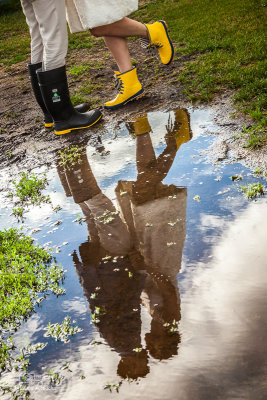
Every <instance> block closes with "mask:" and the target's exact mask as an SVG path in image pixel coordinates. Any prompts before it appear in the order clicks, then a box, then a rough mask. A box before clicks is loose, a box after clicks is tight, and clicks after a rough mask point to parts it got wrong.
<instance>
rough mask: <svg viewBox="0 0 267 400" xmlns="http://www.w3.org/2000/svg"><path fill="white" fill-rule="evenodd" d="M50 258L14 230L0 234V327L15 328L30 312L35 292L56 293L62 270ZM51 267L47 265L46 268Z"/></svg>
mask: <svg viewBox="0 0 267 400" xmlns="http://www.w3.org/2000/svg"><path fill="white" fill-rule="evenodd" d="M51 262H52V258H51V255H50V254H49V253H48V252H47V251H45V250H43V249H42V248H41V247H40V246H39V245H34V244H33V243H32V238H31V237H27V236H25V235H24V234H22V233H20V232H18V231H17V230H16V229H13V228H11V229H9V230H6V231H0V270H1V274H0V294H1V297H0V304H1V307H0V325H1V327H2V329H4V330H6V329H7V330H8V329H9V328H10V327H12V326H18V325H19V324H20V322H21V321H22V319H23V318H26V317H28V316H29V314H30V313H31V312H32V310H33V309H34V305H35V303H36V301H37V297H38V293H41V292H42V293H43V292H46V291H47V290H51V291H52V292H54V293H56V294H60V293H61V292H62V289H61V288H60V287H59V285H58V282H59V280H61V279H62V276H63V270H62V268H59V267H57V266H56V265H55V264H53V263H52V264H51ZM50 264H51V265H50Z"/></svg>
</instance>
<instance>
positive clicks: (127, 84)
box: [104, 21, 174, 110]
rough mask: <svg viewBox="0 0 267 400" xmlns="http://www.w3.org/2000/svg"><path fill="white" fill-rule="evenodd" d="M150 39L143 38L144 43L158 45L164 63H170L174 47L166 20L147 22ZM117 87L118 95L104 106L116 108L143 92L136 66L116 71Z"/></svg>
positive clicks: (145, 44) (148, 46)
mask: <svg viewBox="0 0 267 400" xmlns="http://www.w3.org/2000/svg"><path fill="white" fill-rule="evenodd" d="M145 26H146V29H147V32H148V37H149V40H147V39H142V45H143V46H144V47H146V48H150V47H156V48H157V50H158V52H159V56H160V59H161V61H162V63H163V64H165V65H168V64H170V63H171V62H172V59H173V55H174V49H173V45H172V42H171V39H170V37H169V34H168V28H167V25H166V23H165V22H164V21H157V22H155V23H154V24H147V25H146V24H145ZM115 79H116V88H117V90H118V92H119V93H118V95H117V96H116V97H115V98H114V99H113V100H111V101H108V102H107V103H105V104H104V108H106V109H109V110H114V109H116V108H119V107H121V106H123V105H124V104H126V103H128V101H131V100H134V99H137V98H138V97H139V96H140V95H141V94H142V93H143V91H144V90H143V88H142V85H141V83H140V82H139V80H138V77H137V71H136V68H135V67H134V68H132V69H131V70H129V71H126V72H123V73H120V72H118V71H115Z"/></svg>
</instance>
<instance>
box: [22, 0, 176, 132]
mask: <svg viewBox="0 0 267 400" xmlns="http://www.w3.org/2000/svg"><path fill="white" fill-rule="evenodd" d="M21 4H22V8H23V12H24V14H25V16H26V20H27V23H28V25H29V29H30V34H31V63H30V64H29V66H28V69H29V74H30V79H31V83H32V89H33V92H34V95H35V98H36V100H37V103H38V104H39V106H40V107H41V109H42V111H43V113H44V125H45V126H46V127H52V126H54V129H55V133H56V134H57V135H62V134H65V133H68V132H71V131H72V130H75V129H81V128H88V127H90V126H92V125H94V124H95V123H96V122H97V121H99V120H100V118H101V112H100V111H99V110H91V111H89V106H88V104H80V105H79V106H77V107H73V105H72V103H71V101H70V96H69V92H68V84H67V76H66V68H65V58H66V55H67V50H68V32H67V23H66V15H67V20H68V23H69V27H70V30H71V32H81V31H86V30H90V31H91V33H92V34H93V35H95V36H101V37H103V38H104V40H105V43H106V45H107V47H108V48H109V50H110V51H111V53H112V55H113V57H114V59H115V61H116V63H117V66H118V71H115V79H116V87H117V89H118V95H117V96H116V97H115V98H114V99H112V100H111V101H108V102H106V103H105V105H104V107H105V108H107V109H115V108H118V107H121V106H123V105H124V104H126V103H127V102H128V101H131V100H133V99H137V98H138V97H139V96H140V95H141V94H142V93H143V88H142V85H141V83H140V82H139V80H138V77H137V72H136V68H135V67H134V66H133V64H132V61H131V57H130V53H129V50H128V46H127V42H126V38H127V37H131V36H137V37H140V38H141V39H142V40H143V44H144V46H145V47H151V46H155V47H157V49H158V53H159V56H160V59H161V62H162V63H163V64H165V65H168V64H170V63H171V61H172V59H173V55H174V48H173V45H172V43H171V40H170V37H169V35H168V28H167V25H166V23H165V22H164V21H157V22H155V23H153V24H142V23H141V22H138V21H135V20H133V19H130V18H127V15H129V14H130V13H132V12H133V11H136V10H137V9H138V0H128V1H122V0H109V1H103V0H90V1H88V0H46V1H43V0H21Z"/></svg>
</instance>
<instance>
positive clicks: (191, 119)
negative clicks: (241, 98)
mask: <svg viewBox="0 0 267 400" xmlns="http://www.w3.org/2000/svg"><path fill="white" fill-rule="evenodd" d="M212 119H213V115H212V113H211V111H209V110H208V109H207V110H193V109H191V110H189V111H186V110H184V109H177V110H174V111H171V112H169V113H164V112H153V113H148V114H145V115H143V116H141V117H140V118H139V119H137V120H135V121H132V122H131V121H130V122H128V123H126V124H121V125H120V127H119V129H117V130H116V131H115V130H110V132H108V133H107V134H105V135H103V136H102V137H101V142H102V144H101V146H98V148H97V149H96V148H94V147H92V146H89V145H88V146H87V147H86V149H85V150H84V151H82V152H81V153H80V156H79V158H78V162H76V163H75V162H73V163H70V162H69V163H67V164H65V165H63V166H62V165H61V166H60V165H56V164H55V165H54V166H53V167H51V168H50V169H47V167H45V166H44V167H43V168H39V169H36V170H33V171H34V172H36V173H40V174H43V173H47V178H48V180H49V188H48V190H47V194H49V195H50V197H51V199H52V203H53V207H56V206H60V207H61V209H60V210H59V211H58V212H55V211H53V209H52V207H51V206H50V205H45V206H42V207H41V208H38V207H35V208H32V209H31V211H30V212H29V213H27V214H25V216H26V219H25V223H24V224H23V226H24V231H26V232H28V233H29V232H32V236H33V238H34V239H35V240H37V241H38V242H39V243H40V244H41V245H42V246H44V247H52V248H53V251H54V255H55V257H56V259H57V262H58V263H60V264H62V265H63V267H64V269H65V270H66V279H65V281H64V288H65V289H66V295H64V296H60V297H58V298H56V297H55V296H48V297H47V299H46V300H45V301H43V302H42V303H41V306H40V308H38V310H37V313H35V314H33V315H32V316H31V318H29V319H28V321H27V322H25V323H24V324H23V325H22V327H21V329H19V331H18V332H17V333H15V335H14V341H15V343H20V344H27V343H28V342H30V343H31V344H34V343H37V342H44V341H45V342H48V346H47V347H46V348H45V349H44V350H43V351H40V352H38V353H36V354H33V355H32V356H31V358H30V361H31V367H30V369H29V373H30V375H29V386H30V389H31V392H32V396H33V397H34V398H36V399H41V398H42V399H53V398H55V399H56V398H64V399H74V398H76V399H81V400H83V399H87V398H92V399H94V400H97V399H103V398H106V397H110V398H113V397H116V398H120V399H139V398H141V397H142V398H145V399H151V400H152V399H153V400H157V399H170V400H173V399H179V400H188V399H190V400H194V399H203V400H204V399H205V400H206V399H234V398H235V399H237V398H238V399H252V398H255V399H256V398H257V399H261V398H264V397H265V395H267V388H266V376H267V361H266V360H267V357H266V356H267V350H266V339H265V338H264V336H265V332H266V308H267V296H266V283H267V278H266V267H267V265H266V251H265V247H266V234H265V225H266V223H264V221H266V222H267V208H266V200H265V198H261V199H258V200H257V201H256V202H255V201H248V200H247V199H245V197H244V196H243V195H242V194H241V193H240V192H239V185H240V184H242V185H245V184H248V183H252V182H253V183H254V182H262V184H263V185H264V183H265V181H264V180H263V179H262V178H259V177H255V176H254V175H253V174H252V172H251V171H250V170H249V169H247V168H245V167H244V166H242V165H241V164H238V163H232V162H231V155H228V158H226V159H225V160H224V161H222V162H220V163H216V164H215V165H213V164H211V163H207V162H205V158H204V157H203V156H201V154H203V153H202V152H203V151H205V150H206V149H207V148H209V146H211V145H212V144H213V143H214V141H215V140H216V139H215V138H214V136H211V135H208V134H207V133H205V132H206V131H207V130H209V131H210V132H216V131H217V129H218V127H217V126H216V125H215V124H214V123H213V122H212ZM237 174H241V175H242V177H243V180H242V181H241V182H240V181H239V182H233V181H232V180H231V176H233V175H237ZM2 177H3V178H4V180H7V181H8V179H9V178H10V177H9V172H8V170H3V171H2ZM5 194H6V193H5V192H4V191H3V192H1V200H2V203H1V204H2V206H1V210H0V214H1V215H0V223H1V229H4V228H8V227H10V226H11V225H16V226H17V224H16V222H15V218H14V217H12V216H8V215H9V214H10V213H11V210H12V205H11V204H10V203H8V202H7V200H6V198H5ZM74 220H76V222H74ZM58 221H59V222H58ZM27 227H28V231H27ZM66 315H70V316H71V319H72V320H75V321H76V324H77V325H78V326H79V327H80V328H82V329H83V331H82V332H80V333H78V334H77V335H76V336H74V337H72V338H71V340H70V342H69V343H65V344H64V343H61V342H55V341H54V340H53V339H48V338H44V337H43V335H44V333H45V331H44V328H45V327H46V325H47V324H48V322H51V323H55V322H62V321H63V319H64V318H65V316H66ZM66 361H67V362H69V363H70V367H69V369H70V370H71V372H70V371H69V370H67V371H66V370H63V369H62V367H63V366H64V362H66ZM51 369H52V370H54V371H57V372H60V373H62V382H61V383H60V385H59V386H58V387H56V388H49V389H48V387H47V383H46V378H47V370H51ZM3 379H5V376H4V377H3ZM114 384H118V393H117V391H116V386H113V385H114ZM105 385H111V387H110V386H107V388H106V389H104V386H105ZM109 388H110V390H111V392H110V390H109Z"/></svg>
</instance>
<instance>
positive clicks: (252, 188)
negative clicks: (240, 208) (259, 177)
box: [240, 182, 264, 199]
mask: <svg viewBox="0 0 267 400" xmlns="http://www.w3.org/2000/svg"><path fill="white" fill-rule="evenodd" d="M240 191H241V192H242V193H244V195H245V196H246V197H247V198H248V199H254V198H255V197H257V196H263V195H264V187H263V186H262V184H261V183H260V182H257V183H251V184H250V185H245V186H240Z"/></svg>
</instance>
